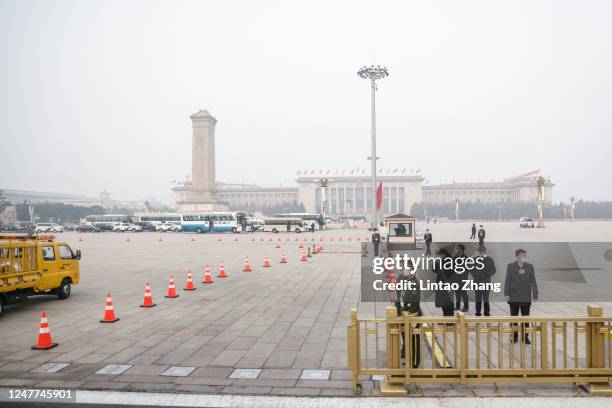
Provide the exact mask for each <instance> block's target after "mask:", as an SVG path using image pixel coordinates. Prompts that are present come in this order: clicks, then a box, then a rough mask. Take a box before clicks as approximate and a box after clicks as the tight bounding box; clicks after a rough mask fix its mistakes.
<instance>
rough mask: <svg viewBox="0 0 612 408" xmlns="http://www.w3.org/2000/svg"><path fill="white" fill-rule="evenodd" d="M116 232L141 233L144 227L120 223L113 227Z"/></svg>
mask: <svg viewBox="0 0 612 408" xmlns="http://www.w3.org/2000/svg"><path fill="white" fill-rule="evenodd" d="M113 231H114V232H127V231H131V232H140V231H142V227H141V226H140V225H135V224H130V223H127V222H118V223H116V224H115V225H114V226H113Z"/></svg>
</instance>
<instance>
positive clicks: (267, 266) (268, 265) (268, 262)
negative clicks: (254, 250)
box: [263, 254, 270, 268]
mask: <svg viewBox="0 0 612 408" xmlns="http://www.w3.org/2000/svg"><path fill="white" fill-rule="evenodd" d="M263 267H264V268H269V267H270V258H268V254H266V256H265V257H264V262H263Z"/></svg>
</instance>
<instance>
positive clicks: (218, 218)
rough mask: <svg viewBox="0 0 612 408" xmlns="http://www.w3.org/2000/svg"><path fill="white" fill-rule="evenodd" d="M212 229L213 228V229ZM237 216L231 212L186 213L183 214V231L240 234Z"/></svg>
mask: <svg viewBox="0 0 612 408" xmlns="http://www.w3.org/2000/svg"><path fill="white" fill-rule="evenodd" d="M211 227H212V228H211ZM240 229H241V226H239V225H238V220H237V219H236V215H235V214H234V213H231V212H212V213H185V214H182V221H181V231H183V232H195V233H197V234H201V233H203V232H211V231H212V232H234V233H235V232H238V231H239V230H240Z"/></svg>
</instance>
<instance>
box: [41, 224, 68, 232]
mask: <svg viewBox="0 0 612 408" xmlns="http://www.w3.org/2000/svg"><path fill="white" fill-rule="evenodd" d="M34 232H38V233H40V232H64V227H62V226H61V225H57V224H54V223H51V222H41V223H38V224H36V228H35V229H34Z"/></svg>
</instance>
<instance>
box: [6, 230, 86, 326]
mask: <svg viewBox="0 0 612 408" xmlns="http://www.w3.org/2000/svg"><path fill="white" fill-rule="evenodd" d="M80 259H81V251H78V250H76V251H75V250H74V249H73V248H71V247H70V245H68V244H67V243H64V242H56V241H55V237H53V236H51V235H45V236H30V235H16V234H15V235H2V234H0V316H2V314H3V313H4V310H5V306H6V305H10V304H14V303H20V302H24V301H26V300H27V298H28V297H29V296H35V295H55V296H57V297H58V298H59V299H67V298H68V297H69V296H70V293H71V290H72V285H76V284H78V283H79V279H80V270H79V260H80Z"/></svg>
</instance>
